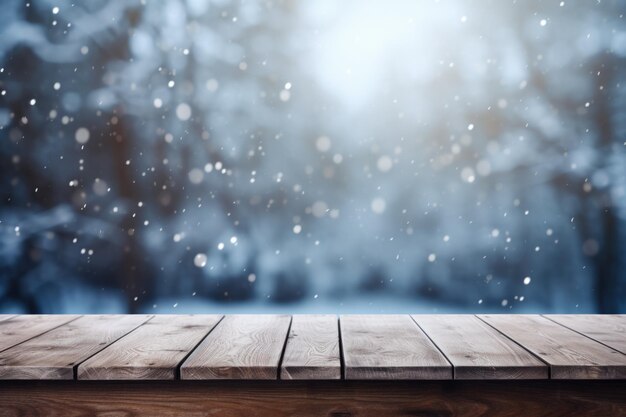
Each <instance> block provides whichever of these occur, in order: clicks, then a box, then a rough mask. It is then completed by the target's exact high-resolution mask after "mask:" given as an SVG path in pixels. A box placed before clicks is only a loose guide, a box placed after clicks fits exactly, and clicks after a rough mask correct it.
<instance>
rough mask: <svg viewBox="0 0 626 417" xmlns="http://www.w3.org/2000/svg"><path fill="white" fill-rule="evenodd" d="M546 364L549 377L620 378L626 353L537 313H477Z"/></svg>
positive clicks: (623, 375)
mask: <svg viewBox="0 0 626 417" xmlns="http://www.w3.org/2000/svg"><path fill="white" fill-rule="evenodd" d="M479 317H480V318H481V319H482V320H484V321H485V322H486V323H488V324H489V325H491V326H492V327H494V328H496V329H497V330H498V331H500V332H502V333H504V334H505V335H506V336H508V337H509V338H511V339H513V340H514V341H515V342H517V343H519V344H520V345H522V346H523V347H525V348H526V349H528V350H529V351H531V352H532V353H533V354H535V355H536V356H538V357H539V358H541V359H542V360H543V361H544V362H546V363H548V364H549V365H550V377H551V378H553V379H624V378H626V355H624V354H622V353H620V352H618V351H616V350H614V349H611V348H609V347H607V346H604V345H602V344H600V343H598V342H596V341H594V340H591V339H589V338H588V337H585V336H583V335H581V334H578V333H576V332H574V331H572V330H570V329H568V328H566V327H563V326H561V325H560V324H557V323H555V322H553V321H550V320H548V319H546V318H545V317H541V316H538V315H481V316H479Z"/></svg>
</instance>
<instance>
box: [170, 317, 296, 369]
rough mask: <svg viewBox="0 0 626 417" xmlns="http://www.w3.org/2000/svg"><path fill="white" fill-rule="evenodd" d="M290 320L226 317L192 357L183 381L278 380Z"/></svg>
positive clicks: (187, 362)
mask: <svg viewBox="0 0 626 417" xmlns="http://www.w3.org/2000/svg"><path fill="white" fill-rule="evenodd" d="M290 323H291V317H290V316H285V315H233V316H226V317H224V319H223V320H222V321H221V322H220V323H219V324H218V325H217V326H216V327H215V329H213V331H212V332H211V333H210V334H209V335H208V336H207V337H206V338H205V339H204V340H203V341H202V343H201V344H200V345H199V346H198V347H197V348H196V349H195V350H194V351H193V352H192V353H191V355H189V358H187V360H186V361H185V362H184V363H183V364H182V366H181V368H180V377H181V379H277V378H278V366H279V362H280V359H281V357H282V352H283V348H284V346H285V342H286V339H287V333H288V331H289V325H290Z"/></svg>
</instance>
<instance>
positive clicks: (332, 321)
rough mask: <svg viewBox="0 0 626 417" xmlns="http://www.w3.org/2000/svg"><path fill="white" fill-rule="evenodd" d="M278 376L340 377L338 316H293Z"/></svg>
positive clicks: (299, 377) (302, 377)
mask: <svg viewBox="0 0 626 417" xmlns="http://www.w3.org/2000/svg"><path fill="white" fill-rule="evenodd" d="M280 377H281V379H340V378H341V360H340V357H339V323H338V321H337V316H332V315H304V316H302V315H297V316H293V318H292V322H291V330H290V331H289V338H288V340H287V346H286V347H285V354H284V357H283V361H282V366H281V372H280Z"/></svg>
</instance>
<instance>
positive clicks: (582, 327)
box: [545, 314, 626, 354]
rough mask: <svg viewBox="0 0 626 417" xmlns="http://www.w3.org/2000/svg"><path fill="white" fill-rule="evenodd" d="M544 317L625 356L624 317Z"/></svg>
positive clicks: (625, 334)
mask: <svg viewBox="0 0 626 417" xmlns="http://www.w3.org/2000/svg"><path fill="white" fill-rule="evenodd" d="M545 317H547V318H549V319H550V320H552V321H555V322H557V323H559V324H562V325H563V326H565V327H568V328H570V329H572V330H574V331H576V332H578V333H582V334H584V335H585V336H587V337H590V338H592V339H593V340H597V341H598V342H600V343H602V344H605V345H607V346H608V347H611V348H613V349H615V350H619V351H620V352H622V353H623V354H626V315H620V314H615V315H612V314H602V315H599V314H562V315H561V314H559V315H556V314H551V315H546V316H545Z"/></svg>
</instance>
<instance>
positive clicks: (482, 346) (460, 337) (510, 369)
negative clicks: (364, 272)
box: [413, 315, 549, 379]
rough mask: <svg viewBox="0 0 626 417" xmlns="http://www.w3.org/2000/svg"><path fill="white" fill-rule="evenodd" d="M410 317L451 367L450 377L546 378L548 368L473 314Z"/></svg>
mask: <svg viewBox="0 0 626 417" xmlns="http://www.w3.org/2000/svg"><path fill="white" fill-rule="evenodd" d="M413 319H414V320H415V321H416V322H417V324H418V325H419V326H420V327H421V328H422V330H424V332H425V333H426V334H427V335H428V336H429V337H430V339H431V340H432V341H433V342H434V343H435V345H437V347H438V348H439V349H440V350H441V352H442V353H443V354H444V355H445V357H446V358H447V359H448V360H449V361H450V363H452V365H453V366H454V379H547V378H548V377H549V372H548V367H547V366H546V365H545V364H544V363H543V362H541V361H540V360H539V359H537V358H535V357H534V356H533V355H531V354H530V353H528V352H527V351H526V350H524V349H523V348H521V347H520V346H519V345H517V344H515V343H514V342H512V341H511V340H509V339H508V338H506V337H505V336H503V335H502V334H500V333H499V332H498V331H496V330H494V329H493V328H492V327H490V326H488V325H487V324H485V323H484V322H482V321H481V320H479V319H478V318H477V317H474V316H469V315H415V316H413Z"/></svg>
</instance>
